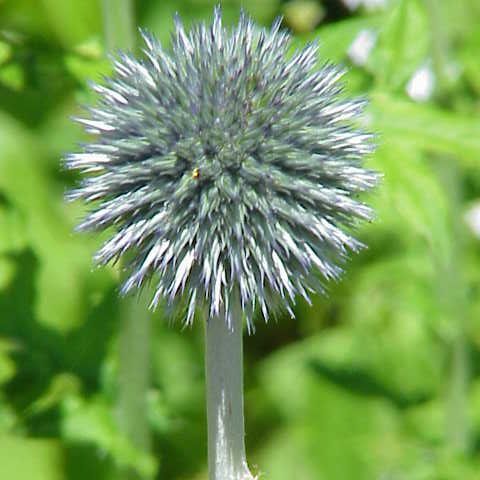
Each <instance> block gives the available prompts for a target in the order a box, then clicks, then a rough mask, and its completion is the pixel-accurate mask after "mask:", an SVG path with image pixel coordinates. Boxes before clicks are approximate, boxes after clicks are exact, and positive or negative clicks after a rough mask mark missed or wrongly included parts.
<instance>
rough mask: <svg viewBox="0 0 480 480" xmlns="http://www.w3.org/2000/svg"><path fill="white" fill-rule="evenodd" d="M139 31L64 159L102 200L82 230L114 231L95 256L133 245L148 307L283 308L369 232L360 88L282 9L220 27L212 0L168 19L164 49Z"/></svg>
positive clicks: (371, 180)
mask: <svg viewBox="0 0 480 480" xmlns="http://www.w3.org/2000/svg"><path fill="white" fill-rule="evenodd" d="M142 36H143V40H144V42H145V48H144V50H143V53H144V55H143V58H141V59H137V58H135V57H133V56H132V55H130V54H127V53H122V54H120V55H119V56H118V57H117V58H116V59H115V60H114V74H113V75H112V77H111V78H108V79H106V81H105V83H104V84H102V85H97V84H96V85H94V86H93V88H94V89H95V91H96V92H97V93H98V95H99V100H98V103H97V105H96V106H95V107H93V108H90V109H89V112H90V113H89V117H88V118H81V119H77V120H78V121H79V122H80V123H81V124H83V125H84V126H85V128H86V130H87V131H88V132H90V133H92V134H93V135H94V136H95V140H94V141H92V142H91V143H88V144H86V145H84V146H83V151H82V152H81V153H74V154H71V155H69V156H68V157H67V158H66V165H67V167H68V168H72V169H76V170H79V171H80V172H81V173H82V174H83V175H84V179H83V181H82V182H81V184H80V185H79V187H78V188H77V189H75V190H73V191H71V192H70V194H69V197H70V198H71V199H83V200H84V201H86V202H92V203H93V204H94V205H95V207H94V209H93V210H92V211H91V212H90V213H89V214H88V215H87V216H86V218H85V219H84V220H83V222H82V223H81V224H80V225H79V229H80V230H103V229H106V228H108V227H112V230H113V233H112V236H111V237H110V238H109V239H108V240H107V241H106V242H105V244H104V245H103V246H102V247H101V248H100V250H99V251H98V253H97V254H96V261H97V262H98V263H99V264H106V263H108V262H115V261H117V260H118V259H120V258H121V257H122V256H124V254H126V253H127V252H130V253H131V255H130V258H131V260H130V263H129V264H127V265H126V267H125V268H126V270H127V272H128V278H127V280H126V281H125V283H124V285H123V288H122V292H123V293H126V292H129V291H130V290H133V289H138V288H141V287H142V286H143V285H144V284H145V283H146V282H147V281H148V280H150V279H152V280H153V281H154V282H155V292H156V293H155V295H154V298H153V300H152V306H156V305H157V304H158V302H159V301H160V300H161V299H162V298H165V299H166V300H167V301H168V303H171V304H173V303H177V301H178V300H179V299H180V298H181V297H183V298H186V300H187V304H188V311H187V315H186V321H187V322H191V321H192V319H193V314H194V311H195V309H196V307H197V306H198V305H200V304H203V305H205V306H206V308H207V311H208V315H209V317H214V316H218V315H223V316H224V317H225V319H226V321H227V322H230V321H231V315H232V303H233V302H235V301H237V300H235V299H238V301H239V302H240V305H241V307H242V309H243V311H244V312H245V315H246V318H247V322H248V326H249V327H252V326H253V325H252V318H253V313H254V310H255V309H256V306H257V305H258V306H259V307H260V309H261V311H262V312H263V315H264V317H265V319H267V318H268V316H269V313H270V312H271V310H272V308H273V306H274V305H277V304H280V305H283V306H284V307H286V308H287V309H288V310H289V311H290V312H291V305H292V304H293V302H294V300H295V297H296V296H297V295H301V296H303V297H305V298H306V299H308V296H309V293H310V292H312V291H318V290H320V291H321V290H322V289H323V288H324V283H325V281H326V280H330V279H336V278H338V276H339V275H340V273H341V271H342V270H341V267H340V264H341V263H342V261H343V259H344V258H345V257H346V256H347V253H348V252H349V251H358V250H359V249H360V248H361V247H362V245H361V243H360V242H359V241H357V240H356V239H355V238H354V237H353V236H352V235H351V233H349V232H350V231H351V230H352V227H353V226H355V224H356V223H357V221H358V220H361V219H367V220H368V219H370V218H371V217H372V212H371V210H370V208H369V207H367V206H366V205H364V204H363V203H361V202H360V201H359V200H358V199H357V198H356V197H357V194H358V193H359V192H362V191H365V190H368V189H370V188H371V187H373V186H374V185H375V184H376V182H377V174H376V173H375V172H372V171H370V170H367V169H365V168H364V167H363V165H362V162H363V158H364V156H365V155H366V154H368V153H369V152H371V151H372V149H373V144H372V140H371V135H369V134H368V133H365V132H363V131H361V130H359V129H358V128H357V126H356V125H355V123H356V121H357V120H358V117H359V116H360V115H361V113H362V110H363V107H364V104H365V102H364V101H363V100H345V99H344V98H343V97H341V95H340V94H341V91H342V83H341V80H340V79H341V77H342V75H343V72H342V71H341V70H340V69H338V68H337V67H336V66H334V65H331V64H325V65H323V66H322V67H321V68H318V66H317V57H318V52H317V46H316V45H315V44H309V45H307V46H306V47H305V48H303V49H301V50H298V51H296V52H294V53H293V54H290V53H289V52H290V50H291V37H290V35H289V34H288V33H286V32H284V31H281V30H280V21H277V22H275V24H274V25H273V26H272V27H271V29H269V30H265V29H262V28H259V27H257V26H255V24H254V23H253V22H252V20H251V19H250V18H249V17H248V16H247V15H245V14H242V15H241V18H240V21H239V23H238V25H237V26H236V27H234V28H233V29H231V30H227V29H226V28H225V27H224V26H223V25H222V20H221V13H220V10H219V9H218V8H217V9H216V10H215V12H214V19H213V22H212V23H211V24H210V25H206V24H203V23H199V24H197V25H195V26H193V27H192V29H191V30H190V31H189V32H187V31H186V30H185V29H184V27H183V26H182V24H181V22H180V20H179V19H178V18H177V19H176V21H175V30H174V32H173V34H172V46H171V49H170V50H168V51H167V50H165V49H164V48H163V47H162V46H161V44H160V43H159V41H158V40H156V39H155V38H154V37H153V36H152V35H151V34H149V33H145V32H144V33H143V34H142Z"/></svg>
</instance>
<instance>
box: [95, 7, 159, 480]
mask: <svg viewBox="0 0 480 480" xmlns="http://www.w3.org/2000/svg"><path fill="white" fill-rule="evenodd" d="M102 10H103V22H104V33H105V46H106V49H107V51H109V52H114V51H115V50H117V49H124V50H132V51H134V50H135V18H134V8H133V2H132V0H103V1H102ZM141 298H142V297H140V298H127V299H124V300H122V301H121V311H122V318H121V319H120V331H119V345H118V404H117V417H118V423H119V426H120V429H121V431H122V433H123V434H124V435H125V437H126V438H128V440H129V441H130V443H131V445H132V446H133V447H134V448H135V449H136V450H138V451H140V452H144V453H148V452H149V451H150V448H151V439H150V430H149V425H148V418H147V413H146V412H147V404H146V400H147V393H148V389H149V386H150V348H149V344H150V314H149V312H148V309H147V307H146V302H144V301H142V300H141ZM121 474H122V478H123V479H125V480H137V479H140V478H142V477H141V476H140V475H139V474H138V473H137V472H136V471H134V469H132V468H129V469H125V471H122V472H121Z"/></svg>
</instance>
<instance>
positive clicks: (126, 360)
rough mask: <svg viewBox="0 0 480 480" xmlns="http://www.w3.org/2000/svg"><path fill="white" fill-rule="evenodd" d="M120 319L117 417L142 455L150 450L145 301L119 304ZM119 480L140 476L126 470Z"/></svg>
mask: <svg viewBox="0 0 480 480" xmlns="http://www.w3.org/2000/svg"><path fill="white" fill-rule="evenodd" d="M121 308H122V318H121V319H120V320H121V324H120V332H119V340H118V341H119V345H118V400H117V401H118V403H117V418H118V423H119V426H120V429H121V431H122V433H123V434H124V435H125V436H126V437H127V438H128V440H129V441H130V444H131V445H132V446H133V447H134V448H135V449H136V450H137V451H138V452H142V453H149V452H150V449H151V438H150V428H149V424H148V417H147V393H148V390H149V387H150V348H149V344H150V314H149V311H148V309H147V306H146V304H145V302H144V301H140V299H136V298H126V299H123V300H122V301H121ZM123 474H124V475H123V476H122V478H123V479H125V480H140V479H141V478H142V477H141V476H140V475H139V474H138V473H136V472H135V471H133V469H126V471H125V472H123Z"/></svg>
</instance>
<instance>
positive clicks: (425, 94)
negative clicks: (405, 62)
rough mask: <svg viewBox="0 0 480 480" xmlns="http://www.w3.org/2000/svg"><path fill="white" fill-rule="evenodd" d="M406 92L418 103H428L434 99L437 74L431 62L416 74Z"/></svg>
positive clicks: (409, 82) (408, 84)
mask: <svg viewBox="0 0 480 480" xmlns="http://www.w3.org/2000/svg"><path fill="white" fill-rule="evenodd" d="M405 90H406V92H407V94H408V96H409V97H410V98H411V99H412V100H415V101H416V102H427V101H428V100H430V98H432V95H433V92H434V90H435V73H434V72H433V69H432V65H431V62H430V61H429V62H427V63H425V64H424V65H423V66H421V67H420V68H419V69H418V70H416V71H415V72H414V74H413V75H412V77H411V78H410V80H409V81H408V83H407V86H406V88H405Z"/></svg>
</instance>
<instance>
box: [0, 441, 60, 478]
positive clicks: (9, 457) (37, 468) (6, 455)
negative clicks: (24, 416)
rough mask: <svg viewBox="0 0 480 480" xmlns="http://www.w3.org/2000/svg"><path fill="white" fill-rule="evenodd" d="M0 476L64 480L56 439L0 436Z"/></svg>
mask: <svg viewBox="0 0 480 480" xmlns="http://www.w3.org/2000/svg"><path fill="white" fill-rule="evenodd" d="M0 478H5V479H7V478H11V479H15V480H33V479H35V480H66V477H65V476H64V474H63V449H62V447H61V443H60V442H59V441H58V440H51V439H39V438H37V439H32V438H30V439H29V438H22V437H15V436H12V435H3V436H0Z"/></svg>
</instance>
